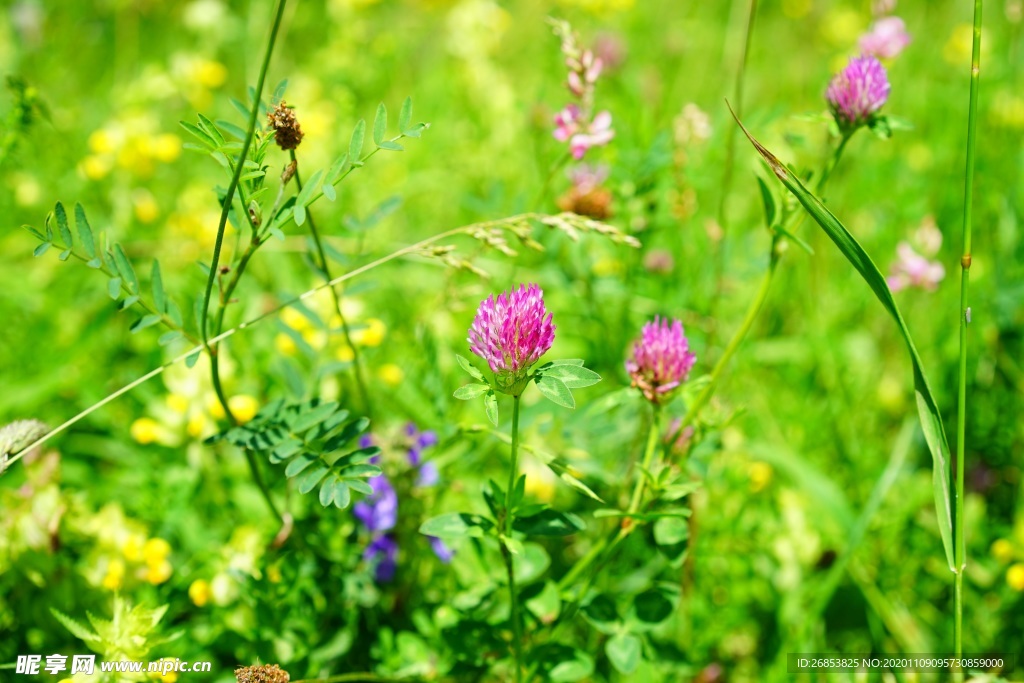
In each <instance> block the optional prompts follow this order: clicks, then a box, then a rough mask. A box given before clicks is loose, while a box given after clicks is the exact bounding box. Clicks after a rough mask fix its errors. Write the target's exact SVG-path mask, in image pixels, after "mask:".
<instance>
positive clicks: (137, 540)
mask: <svg viewBox="0 0 1024 683" xmlns="http://www.w3.org/2000/svg"><path fill="white" fill-rule="evenodd" d="M145 543H146V541H145V536H142V535H139V534H132V535H131V536H129V537H128V540H126V541H125V542H124V546H123V547H122V548H121V552H122V553H123V554H124V559H126V560H128V561H129V562H141V561H142V557H143V547H144V546H145Z"/></svg>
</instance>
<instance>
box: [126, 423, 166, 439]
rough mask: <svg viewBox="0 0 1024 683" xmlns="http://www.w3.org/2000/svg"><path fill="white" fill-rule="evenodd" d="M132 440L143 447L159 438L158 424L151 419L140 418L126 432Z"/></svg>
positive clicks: (159, 429)
mask: <svg viewBox="0 0 1024 683" xmlns="http://www.w3.org/2000/svg"><path fill="white" fill-rule="evenodd" d="M128 431H129V433H130V434H131V435H132V438H133V439H135V440H136V441H138V442H139V443H141V444H143V445H145V444H150V443H153V442H154V441H156V440H157V439H159V438H160V432H161V428H160V424H159V423H158V422H157V421H156V420H154V419H153V418H151V417H140V418H139V419H138V420H136V421H135V422H133V423H132V426H131V428H130V429H129V430H128Z"/></svg>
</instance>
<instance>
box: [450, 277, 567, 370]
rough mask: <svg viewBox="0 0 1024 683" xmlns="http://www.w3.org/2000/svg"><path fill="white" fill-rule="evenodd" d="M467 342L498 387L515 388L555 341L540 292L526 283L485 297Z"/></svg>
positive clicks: (542, 293)
mask: <svg viewBox="0 0 1024 683" xmlns="http://www.w3.org/2000/svg"><path fill="white" fill-rule="evenodd" d="M468 341H469V348H470V350H471V351H472V352H473V353H475V354H476V355H478V356H480V357H481V358H483V359H484V360H485V361H487V365H488V366H490V368H491V370H492V371H493V372H494V373H495V374H497V375H499V376H500V377H503V378H504V379H505V381H504V382H499V385H504V387H506V388H510V389H515V387H514V386H513V385H514V384H515V383H516V382H517V381H519V380H522V379H523V378H524V375H525V373H526V371H527V370H529V368H530V366H532V365H533V364H534V363H536V362H537V360H538V359H539V358H540V357H541V356H543V355H544V353H546V352H547V350H548V349H550V348H551V344H552V343H553V342H554V341H555V326H554V325H553V324H552V323H551V314H550V313H548V310H547V309H546V308H545V307H544V292H542V291H541V289H540V287H538V286H537V285H535V284H530V285H520V287H519V289H513V290H511V291H509V292H502V293H501V294H499V295H498V297H497V298H495V297H494V295H491V296H489V297H487V299H485V300H484V301H482V302H480V308H479V309H477V312H476V318H474V319H473V324H472V326H471V327H470V328H469V339H468ZM519 390H521V389H519Z"/></svg>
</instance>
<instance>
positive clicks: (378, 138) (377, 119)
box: [373, 102, 388, 147]
mask: <svg viewBox="0 0 1024 683" xmlns="http://www.w3.org/2000/svg"><path fill="white" fill-rule="evenodd" d="M387 127H388V109H387V107H385V106H384V103H383V102H381V103H380V104H378V105H377V115H376V116H374V117H373V144H375V145H377V146H378V147H380V146H381V145H380V143H382V142H384V131H385V130H386V129H387Z"/></svg>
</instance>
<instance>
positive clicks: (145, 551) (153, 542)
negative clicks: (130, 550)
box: [142, 538, 171, 564]
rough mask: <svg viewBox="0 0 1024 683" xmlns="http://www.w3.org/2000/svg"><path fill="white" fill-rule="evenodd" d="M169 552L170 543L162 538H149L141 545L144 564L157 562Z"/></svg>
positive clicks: (165, 557)
mask: <svg viewBox="0 0 1024 683" xmlns="http://www.w3.org/2000/svg"><path fill="white" fill-rule="evenodd" d="M170 554H171V544H170V543H168V542H167V541H165V540H164V539H162V538H151V539H149V540H148V541H146V544H145V545H143V546H142V557H143V559H145V560H146V564H159V563H160V562H161V561H163V560H165V559H167V556H168V555H170Z"/></svg>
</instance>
